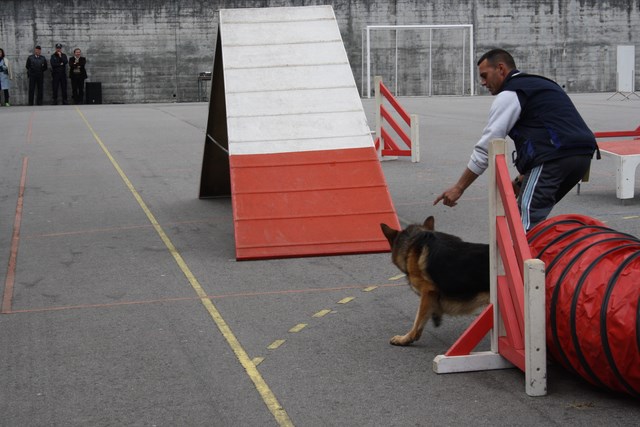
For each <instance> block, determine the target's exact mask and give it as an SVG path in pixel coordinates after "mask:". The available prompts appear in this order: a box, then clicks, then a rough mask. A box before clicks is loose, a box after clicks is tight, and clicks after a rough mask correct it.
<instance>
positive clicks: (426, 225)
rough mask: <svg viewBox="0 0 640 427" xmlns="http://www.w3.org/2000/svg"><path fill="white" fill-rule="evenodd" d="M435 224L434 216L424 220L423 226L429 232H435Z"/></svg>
mask: <svg viewBox="0 0 640 427" xmlns="http://www.w3.org/2000/svg"><path fill="white" fill-rule="evenodd" d="M434 222H435V219H434V218H433V216H430V217H429V218H427V219H425V220H424V224H422V226H423V227H424V228H426V229H427V230H429V231H433V230H435V227H434Z"/></svg>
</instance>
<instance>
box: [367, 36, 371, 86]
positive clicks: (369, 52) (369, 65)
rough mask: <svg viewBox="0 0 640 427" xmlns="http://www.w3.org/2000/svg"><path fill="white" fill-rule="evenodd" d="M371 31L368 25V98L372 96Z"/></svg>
mask: <svg viewBox="0 0 640 427" xmlns="http://www.w3.org/2000/svg"><path fill="white" fill-rule="evenodd" d="M370 35H371V32H370V31H369V26H367V98H371V39H370Z"/></svg>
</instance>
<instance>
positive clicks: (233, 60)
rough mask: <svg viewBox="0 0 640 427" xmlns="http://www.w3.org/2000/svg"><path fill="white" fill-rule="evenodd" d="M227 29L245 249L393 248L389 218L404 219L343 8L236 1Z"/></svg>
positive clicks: (234, 188)
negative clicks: (351, 56)
mask: <svg viewBox="0 0 640 427" xmlns="http://www.w3.org/2000/svg"><path fill="white" fill-rule="evenodd" d="M219 30H220V33H219V34H220V39H221V44H220V45H221V51H222V60H221V62H222V64H223V65H222V68H223V73H222V74H223V75H224V103H225V111H226V120H227V122H226V125H227V126H226V131H227V136H228V148H229V149H228V154H229V169H230V177H231V195H232V200H233V213H234V224H235V238H236V257H237V259H258V258H280V257H296V256H314V255H334V254H349V253H370V252H384V251H388V250H389V246H388V243H387V241H386V239H385V238H384V236H383V235H382V232H381V231H380V225H379V224H380V223H381V222H385V223H387V224H389V225H390V226H393V227H397V228H399V224H398V220H397V217H396V214H395V211H394V208H393V204H392V202H391V198H390V196H389V193H388V190H387V186H386V182H385V179H384V176H383V174H382V170H381V167H380V163H379V161H378V158H377V154H376V151H375V148H374V145H373V140H372V138H371V134H370V128H369V126H368V125H367V120H366V116H365V114H364V111H363V108H362V102H361V100H360V97H359V94H358V90H357V87H356V84H355V80H354V78H353V74H352V72H351V68H350V66H349V61H348V59H347V55H346V51H345V49H344V44H343V42H342V38H341V36H340V31H339V28H338V24H337V22H336V19H335V15H334V13H333V9H332V8H331V7H330V6H309V7H292V8H264V9H225V10H221V11H220V26H219ZM216 54H218V52H217V53H216Z"/></svg>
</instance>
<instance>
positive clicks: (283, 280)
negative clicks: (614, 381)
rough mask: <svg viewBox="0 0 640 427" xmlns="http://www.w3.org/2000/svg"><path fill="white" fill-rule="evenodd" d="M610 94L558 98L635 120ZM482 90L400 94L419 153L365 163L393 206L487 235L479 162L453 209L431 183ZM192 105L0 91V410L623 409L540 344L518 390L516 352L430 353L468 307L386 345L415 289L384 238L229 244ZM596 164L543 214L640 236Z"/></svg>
mask: <svg viewBox="0 0 640 427" xmlns="http://www.w3.org/2000/svg"><path fill="white" fill-rule="evenodd" d="M609 96H610V94H578V95H573V96H572V98H573V99H574V101H575V103H576V105H577V106H578V108H579V110H580V112H581V113H582V114H583V116H584V117H585V119H586V121H587V123H588V124H589V125H590V126H591V127H592V129H593V130H594V131H600V130H621V129H634V128H636V127H637V126H638V125H639V124H640V114H638V113H639V112H640V102H639V101H634V100H628V101H618V100H615V99H613V100H607V98H608V97H609ZM491 101H492V98H491V97H488V96H480V97H460V98H457V97H452V98H445V97H443V98H403V99H401V102H402V104H403V105H404V106H405V107H406V108H407V110H409V112H410V113H416V114H419V116H420V134H421V156H422V161H421V162H420V163H411V162H410V161H409V160H407V159H399V160H397V161H388V162H383V164H382V167H383V170H384V173H385V176H386V179H387V183H388V186H389V190H390V193H391V196H392V198H393V201H394V205H395V207H396V210H397V212H398V215H399V217H400V219H401V222H402V223H403V224H407V223H409V222H421V221H422V220H423V219H424V218H425V217H426V216H428V215H435V217H436V228H437V229H439V230H441V231H445V232H449V233H454V234H457V235H459V236H461V237H463V238H464V239H465V240H469V241H477V242H486V241H487V240H488V223H489V222H488V217H487V212H488V208H487V194H488V189H487V179H486V176H482V177H480V178H479V179H478V180H477V181H476V182H475V183H474V184H473V186H472V187H471V188H469V190H468V191H467V192H466V193H465V194H464V196H463V197H462V199H461V200H460V201H459V204H458V206H456V207H454V208H447V207H444V206H442V205H438V206H435V207H434V206H433V205H432V202H433V200H434V199H435V197H436V195H437V194H439V193H440V192H442V191H443V190H444V189H445V188H447V187H448V186H449V185H450V184H452V183H453V182H455V180H456V179H457V178H458V176H459V174H460V173H461V172H462V170H463V169H464V167H465V165H466V163H467V161H468V157H469V154H470V152H471V147H472V146H473V144H474V143H475V141H476V139H477V138H478V136H479V134H480V132H481V130H482V128H483V127H484V123H485V120H486V116H487V112H488V108H489V105H490V103H491ZM363 103H364V105H365V110H366V112H367V115H368V117H369V118H370V124H371V126H372V127H373V126H374V125H373V101H372V100H369V99H366V100H363ZM207 110H208V105H207V104H205V103H197V104H195V103H194V104H141V105H94V106H79V107H78V108H76V107H74V106H55V107H54V106H47V107H37V108H34V107H10V108H6V107H2V108H0V141H1V142H0V180H1V181H0V263H2V265H3V267H2V269H0V280H1V281H0V286H3V288H4V290H3V294H2V297H3V299H2V304H3V305H2V311H3V313H2V314H0V372H1V374H0V425H2V426H89V425H91V426H103V425H104V426H107V425H140V426H152V425H157V426H161V425H169V426H172V425H180V426H183V425H189V426H192V425H193V426H199V425H214V426H269V425H278V424H280V425H286V424H287V423H291V424H294V425H299V426H343V425H349V426H408V425H420V426H435V425H438V426H448V425H456V426H459V425H498V424H500V425H519V426H529V425H531V426H533V425H535V426H546V425H550V426H551V425H563V426H565V425H580V426H582V425H607V426H614V425H616V426H627V425H628V426H632V425H633V426H636V425H638V420H639V419H640V405H639V404H638V402H637V401H635V400H633V399H632V398H630V397H627V396H621V395H616V394H614V393H611V392H607V391H602V390H598V389H595V388H593V387H591V386H590V385H589V384H587V383H586V382H585V381H584V380H582V379H580V378H577V377H575V376H573V375H572V374H570V373H568V372H566V371H565V370H564V369H562V368H561V367H559V366H558V365H556V364H551V365H550V366H549V378H548V395H547V396H544V397H536V398H533V397H529V396H527V395H526V394H525V391H524V374H523V373H522V372H520V371H518V370H517V369H507V370H500V371H485V372H475V373H464V374H448V375H437V374H435V373H433V371H432V360H433V358H434V357H435V356H436V355H438V354H442V353H444V352H445V351H446V350H447V348H448V347H449V346H450V345H451V344H452V343H453V342H454V341H455V340H456V338H457V337H458V336H459V335H460V333H461V332H462V331H463V330H464V329H465V327H466V326H467V324H468V323H469V322H470V321H471V320H472V319H473V318H472V317H460V318H452V317H445V319H444V321H443V324H442V326H440V327H439V328H434V327H433V325H431V324H429V325H428V326H427V328H426V329H425V333H424V335H423V337H422V338H421V340H420V341H418V342H417V343H414V344H413V345H412V346H410V347H404V348H401V347H394V346H391V345H390V344H389V339H390V338H391V337H392V336H393V335H396V334H399V333H405V332H406V331H407V330H408V329H409V327H410V326H411V324H412V321H413V317H414V314H415V311H416V309H417V303H418V299H417V297H416V296H415V295H414V294H413V293H412V292H411V291H410V290H409V289H408V287H407V286H406V283H405V281H404V279H403V278H398V273H399V272H398V271H397V270H396V269H395V267H394V266H393V265H392V264H391V262H390V260H389V255H388V254H368V255H350V256H334V257H315V258H299V259H282V260H267V261H243V262H236V261H235V259H234V253H235V252H234V237H233V221H232V220H233V219H232V211H231V201H230V199H217V200H199V199H198V188H199V180H200V170H201V164H202V152H203V147H204V130H205V128H206V117H207ZM614 172H615V167H614V164H613V162H612V161H611V159H608V158H603V159H602V160H599V161H594V162H593V165H592V173H591V180H590V182H588V183H585V184H583V185H582V187H581V192H580V194H579V195H578V194H577V191H575V190H574V191H572V192H571V193H570V194H569V195H568V196H567V197H566V198H565V199H564V200H563V201H562V202H561V203H560V204H559V205H558V206H557V207H556V208H555V209H554V211H553V213H552V215H556V214H560V213H580V214H586V215H590V216H593V217H595V218H598V219H600V220H602V221H605V222H606V223H607V224H608V225H609V226H611V227H613V228H615V229H617V230H619V231H624V232H629V233H632V234H635V235H640V197H638V196H636V198H634V199H632V200H629V201H627V202H626V203H624V204H623V203H621V202H620V201H619V200H618V199H616V195H615V175H614ZM639 185H640V177H637V178H636V187H639ZM4 266H6V267H4ZM481 345H486V341H485V342H484V343H482V344H481Z"/></svg>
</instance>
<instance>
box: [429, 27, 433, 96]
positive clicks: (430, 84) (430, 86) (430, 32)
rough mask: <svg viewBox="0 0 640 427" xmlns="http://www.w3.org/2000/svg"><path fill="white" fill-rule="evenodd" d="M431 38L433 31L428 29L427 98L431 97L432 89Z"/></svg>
mask: <svg viewBox="0 0 640 427" xmlns="http://www.w3.org/2000/svg"><path fill="white" fill-rule="evenodd" d="M432 36H433V30H432V29H431V28H429V96H431V89H432V85H433V83H432V80H431V71H432V69H431V68H432V67H431V41H432Z"/></svg>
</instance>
